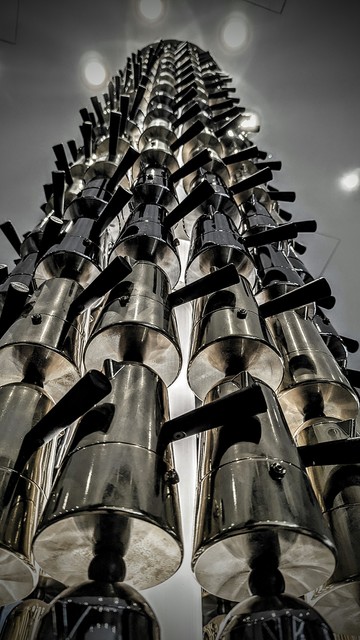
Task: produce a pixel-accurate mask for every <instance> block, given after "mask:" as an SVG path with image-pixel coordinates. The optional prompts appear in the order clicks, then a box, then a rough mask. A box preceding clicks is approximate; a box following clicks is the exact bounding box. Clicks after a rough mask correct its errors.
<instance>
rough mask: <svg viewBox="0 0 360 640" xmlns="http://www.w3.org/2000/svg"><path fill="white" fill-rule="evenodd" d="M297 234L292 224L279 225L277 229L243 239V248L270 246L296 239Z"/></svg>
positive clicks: (273, 228)
mask: <svg viewBox="0 0 360 640" xmlns="http://www.w3.org/2000/svg"><path fill="white" fill-rule="evenodd" d="M297 234H298V231H297V228H296V226H295V224H294V223H292V222H290V223H289V224H280V225H279V226H278V227H272V228H271V229H267V230H266V231H260V232H259V233H253V234H252V235H250V236H245V237H244V238H243V243H244V245H245V247H247V248H250V247H252V248H253V247H261V246H263V245H265V244H272V243H273V242H281V241H282V240H290V239H291V238H296V236H297Z"/></svg>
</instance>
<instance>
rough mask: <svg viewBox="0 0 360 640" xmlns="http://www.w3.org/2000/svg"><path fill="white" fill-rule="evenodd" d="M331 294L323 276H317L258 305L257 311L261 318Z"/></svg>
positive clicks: (301, 305)
mask: <svg viewBox="0 0 360 640" xmlns="http://www.w3.org/2000/svg"><path fill="white" fill-rule="evenodd" d="M330 294H331V289H330V285H329V283H328V281H327V280H325V278H317V279H316V280H312V281H311V282H309V283H308V284H304V285H303V286H302V287H296V289H293V290H292V291H289V292H288V293H284V294H283V295H282V296H278V297H277V298H274V300H269V301H268V302H264V303H263V304H261V305H259V311H260V313H261V315H262V317H263V318H269V317H270V316H274V315H276V314H278V313H282V312H283V311H290V310H291V309H297V308H298V307H303V306H304V305H306V304H310V303H312V302H317V300H318V299H321V298H325V297H326V296H329V295H330Z"/></svg>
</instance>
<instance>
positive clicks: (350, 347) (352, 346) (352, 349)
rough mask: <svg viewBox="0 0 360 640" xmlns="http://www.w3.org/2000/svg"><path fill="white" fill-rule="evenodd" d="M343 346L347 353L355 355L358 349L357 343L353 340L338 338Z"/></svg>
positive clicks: (344, 337) (343, 337)
mask: <svg viewBox="0 0 360 640" xmlns="http://www.w3.org/2000/svg"><path fill="white" fill-rule="evenodd" d="M340 338H341V340H342V342H343V344H344V346H345V347H346V349H347V351H349V353H356V352H357V351H358V349H359V346H360V345H359V341H358V340H354V339H353V338H347V337H346V336H340Z"/></svg>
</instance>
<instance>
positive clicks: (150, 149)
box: [132, 140, 179, 179]
mask: <svg viewBox="0 0 360 640" xmlns="http://www.w3.org/2000/svg"><path fill="white" fill-rule="evenodd" d="M154 165H158V166H160V167H163V168H166V169H168V171H170V173H174V171H176V170H177V169H178V168H179V163H178V161H177V160H176V158H175V156H174V154H173V152H172V151H171V149H170V145H169V144H168V142H166V141H165V142H164V141H163V140H151V141H150V142H147V144H145V145H144V147H143V148H142V151H141V155H140V158H138V159H137V160H136V162H135V163H134V166H133V168H132V174H133V178H134V179H135V178H136V177H137V176H138V174H139V172H140V171H141V170H142V169H143V168H146V167H148V166H149V167H153V166H154Z"/></svg>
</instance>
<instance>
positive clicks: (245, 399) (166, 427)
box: [158, 384, 267, 450]
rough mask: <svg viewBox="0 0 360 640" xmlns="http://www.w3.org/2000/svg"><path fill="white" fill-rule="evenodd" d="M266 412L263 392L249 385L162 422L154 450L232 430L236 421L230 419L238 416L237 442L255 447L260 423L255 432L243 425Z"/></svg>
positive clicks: (259, 435)
mask: <svg viewBox="0 0 360 640" xmlns="http://www.w3.org/2000/svg"><path fill="white" fill-rule="evenodd" d="M266 410H267V406H266V401H265V398H264V394H263V391H262V389H261V387H260V385H258V384H253V385H251V386H249V387H246V388H245V389H240V390H239V391H234V393H230V394H229V395H227V396H225V397H223V398H218V399H217V400H214V401H213V402H209V404H204V405H202V406H201V407H198V408H197V409H193V411H188V412H187V413H184V414H183V415H181V416H177V417H176V418H173V419H172V420H168V421H167V422H164V424H163V425H162V427H161V431H160V435H159V440H158V448H159V449H160V450H164V449H165V447H166V446H167V445H168V444H169V443H170V442H173V441H175V440H180V439H182V438H187V437H188V436H193V435H196V434H199V433H202V432H204V431H208V430H209V429H215V428H216V427H224V428H230V429H236V423H237V422H238V419H237V418H235V419H234V416H241V424H240V425H239V441H242V440H245V441H249V442H255V443H256V444H257V443H258V442H259V441H260V438H261V425H260V423H258V427H257V428H256V429H254V428H253V427H254V424H253V423H251V429H250V430H249V429H247V428H246V423H245V421H246V418H250V417H252V416H255V415H258V414H259V413H264V412H265V411H266ZM229 418H230V419H229Z"/></svg>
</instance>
